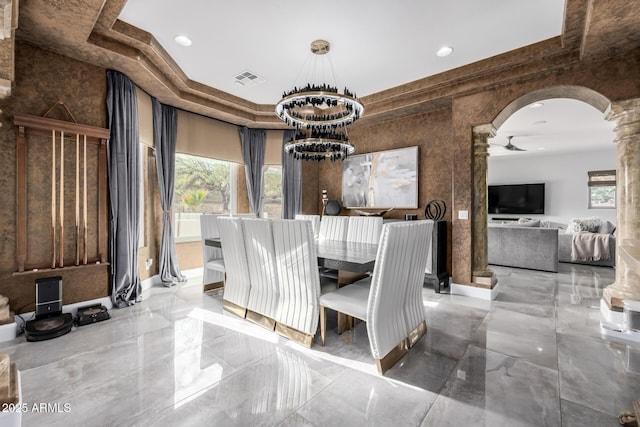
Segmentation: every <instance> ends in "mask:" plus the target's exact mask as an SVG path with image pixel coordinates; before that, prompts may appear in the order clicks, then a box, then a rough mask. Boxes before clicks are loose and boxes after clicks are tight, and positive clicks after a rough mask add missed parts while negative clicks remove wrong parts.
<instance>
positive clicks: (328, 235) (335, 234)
mask: <svg viewBox="0 0 640 427" xmlns="http://www.w3.org/2000/svg"><path fill="white" fill-rule="evenodd" d="M348 227H349V217H348V216H327V215H325V216H323V217H322V220H321V221H320V230H319V233H318V239H320V240H347V229H348Z"/></svg>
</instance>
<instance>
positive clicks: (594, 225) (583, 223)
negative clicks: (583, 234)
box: [567, 216, 602, 233]
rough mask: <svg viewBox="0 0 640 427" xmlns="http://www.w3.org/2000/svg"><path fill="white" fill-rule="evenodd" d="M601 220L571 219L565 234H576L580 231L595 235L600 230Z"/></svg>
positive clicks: (588, 218)
mask: <svg viewBox="0 0 640 427" xmlns="http://www.w3.org/2000/svg"><path fill="white" fill-rule="evenodd" d="M601 224H602V220H601V219H600V218H598V217H597V216H593V217H586V218H571V221H570V222H569V226H568V227H567V233H578V232H580V231H588V232H589V233H597V232H598V231H599V230H600V225H601Z"/></svg>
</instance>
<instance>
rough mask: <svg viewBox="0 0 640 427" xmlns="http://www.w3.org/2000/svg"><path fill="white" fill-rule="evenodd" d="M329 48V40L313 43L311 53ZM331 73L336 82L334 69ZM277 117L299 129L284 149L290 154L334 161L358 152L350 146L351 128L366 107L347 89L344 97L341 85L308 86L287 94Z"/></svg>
mask: <svg viewBox="0 0 640 427" xmlns="http://www.w3.org/2000/svg"><path fill="white" fill-rule="evenodd" d="M329 48H330V45H329V42H327V41H326V40H315V41H313V42H312V43H311V52H312V53H314V54H315V55H318V56H320V55H324V54H326V53H327V52H329ZM331 72H332V74H333V75H334V80H335V73H333V66H331ZM276 114H278V117H280V119H281V120H282V121H284V122H285V123H286V124H288V125H289V126H293V127H295V128H296V129H297V132H296V135H295V137H294V138H292V139H291V140H290V141H289V142H287V143H286V144H285V146H284V150H285V151H286V152H287V153H289V154H290V155H291V156H293V157H294V158H296V159H302V160H316V161H321V160H325V159H329V160H331V161H334V160H343V159H345V158H346V157H347V156H349V155H350V154H352V153H353V152H354V151H355V148H354V147H353V145H351V144H350V143H349V137H348V135H347V126H349V125H350V124H352V123H353V122H355V121H356V120H358V119H359V118H360V117H362V115H363V114H364V107H363V105H362V103H361V102H360V101H359V100H358V98H357V97H356V95H355V94H354V93H352V92H350V91H349V90H348V89H347V88H346V87H345V88H344V93H339V92H338V88H337V85H336V86H331V85H329V84H326V83H322V84H311V83H307V84H306V85H305V86H304V87H300V88H297V87H294V88H293V90H291V91H289V92H285V93H284V95H283V97H282V99H281V100H280V102H278V104H277V105H276Z"/></svg>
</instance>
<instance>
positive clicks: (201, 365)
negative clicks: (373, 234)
mask: <svg viewBox="0 0 640 427" xmlns="http://www.w3.org/2000/svg"><path fill="white" fill-rule="evenodd" d="M562 264H563V265H561V267H560V271H559V272H558V273H545V272H530V271H527V270H518V269H512V268H504V267H496V268H495V270H496V274H497V276H498V280H499V281H500V283H501V286H502V290H501V294H500V297H499V298H498V299H496V300H495V301H493V302H489V301H479V300H474V299H473V298H467V297H461V296H456V295H449V294H436V293H434V291H433V289H431V288H425V289H424V290H423V305H424V309H425V314H426V318H427V328H428V329H427V334H426V336H425V337H424V338H423V339H422V340H420V341H419V342H418V344H417V345H416V346H415V347H414V348H413V349H412V350H411V351H410V352H409V353H408V354H407V355H406V356H405V357H404V358H402V359H401V360H400V362H399V363H398V364H396V366H394V367H393V368H392V369H391V370H390V371H388V373H387V374H386V375H385V376H384V377H381V376H379V375H378V374H377V372H376V368H375V365H374V362H373V359H372V357H371V352H370V349H369V338H368V336H367V332H366V325H365V324H364V323H360V324H358V325H356V327H354V328H353V329H352V330H351V331H349V332H346V333H344V334H342V335H338V334H337V333H336V332H335V326H336V325H335V323H330V324H329V331H328V333H327V344H326V346H325V347H322V346H321V345H320V344H319V343H318V342H316V343H315V344H314V345H313V346H312V348H310V349H307V348H305V347H302V346H300V345H298V344H296V343H294V342H292V341H289V340H287V339H284V338H281V337H279V336H278V335H276V334H274V333H273V332H271V331H267V330H265V329H264V328H261V327H259V326H257V325H254V324H252V323H250V322H248V321H246V320H244V319H240V318H238V317H236V316H234V315H230V314H226V313H224V312H223V311H222V292H220V291H217V292H210V293H202V290H201V287H200V286H199V285H198V286H189V284H192V282H193V281H192V282H190V283H189V284H187V285H184V284H180V285H178V286H176V287H173V288H152V289H151V290H150V291H149V292H147V293H146V294H145V299H144V300H143V301H142V302H141V303H140V304H137V305H135V306H133V307H130V308H128V309H122V310H115V309H114V310H113V313H112V319H111V320H109V321H107V322H103V323H101V324H96V325H92V326H86V327H82V328H76V329H74V330H73V331H72V332H71V333H69V334H67V335H65V336H63V337H60V338H57V339H55V340H50V341H47V342H42V343H27V342H25V340H24V338H23V337H21V338H18V339H17V340H15V341H12V342H6V343H2V344H0V351H4V352H7V353H9V354H10V355H11V359H12V361H15V362H16V363H17V364H18V368H19V369H20V370H21V372H22V379H23V382H22V390H23V399H24V401H25V402H29V403H33V402H40V401H44V402H47V401H50V400H51V401H54V400H55V401H56V402H61V403H70V404H71V407H72V412H71V413H25V414H24V416H23V419H24V425H47V426H57V425H59V426H68V425H79V424H82V423H89V422H91V421H93V422H94V423H95V422H96V420H98V424H100V422H106V423H107V424H109V425H144V426H153V425H160V426H162V427H167V426H174V425H175V426H200V425H203V426H207V425H238V426H245V425H264V426H275V425H282V426H299V425H306V426H325V425H345V424H349V425H392V426H405V425H407V426H419V425H423V426H460V425H486V426H489V425H490V426H494V425H495V426H501V425H509V426H513V425H526V426H538V425H552V426H559V425H575V423H572V421H576V420H579V421H580V423H581V424H582V425H587V426H588V425H598V426H602V425H609V424H610V425H615V423H616V422H617V415H618V413H619V412H620V411H622V410H624V409H630V407H631V406H630V405H631V401H632V400H633V399H637V398H638V396H640V373H639V372H640V345H638V344H637V343H628V342H623V341H620V340H618V341H616V340H614V339H605V338H604V337H602V336H601V334H600V329H599V310H598V305H599V301H600V298H601V296H602V291H603V290H604V289H605V288H606V286H607V285H609V284H610V283H612V282H613V280H614V278H615V270H613V269H610V268H602V267H590V266H582V265H567V264H564V263H562ZM195 283H197V279H196V282H195ZM115 408H117V409H115ZM104 420H108V422H107V421H104Z"/></svg>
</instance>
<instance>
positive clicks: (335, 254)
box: [204, 237, 378, 334]
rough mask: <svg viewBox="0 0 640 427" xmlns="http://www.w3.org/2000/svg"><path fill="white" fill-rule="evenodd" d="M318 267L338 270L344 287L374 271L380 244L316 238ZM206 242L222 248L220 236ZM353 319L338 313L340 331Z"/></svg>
mask: <svg viewBox="0 0 640 427" xmlns="http://www.w3.org/2000/svg"><path fill="white" fill-rule="evenodd" d="M315 243H316V250H317V254H318V255H317V256H318V267H324V268H325V269H330V270H337V271H338V277H337V280H338V282H337V286H338V287H342V286H345V285H348V284H350V283H353V282H355V281H357V280H360V279H362V278H364V277H367V275H368V274H370V273H371V272H373V266H374V265H375V262H376V255H377V253H378V245H377V244H375V243H357V242H347V241H343V240H316V242H315ZM204 244H205V245H207V246H213V247H216V248H222V243H221V242H220V238H219V237H211V238H206V239H204ZM351 326H352V319H350V318H349V317H348V316H346V315H345V314H342V313H338V325H337V330H338V333H339V334H341V333H342V332H344V331H346V330H348V329H351Z"/></svg>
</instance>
